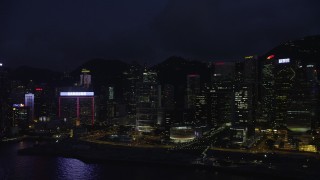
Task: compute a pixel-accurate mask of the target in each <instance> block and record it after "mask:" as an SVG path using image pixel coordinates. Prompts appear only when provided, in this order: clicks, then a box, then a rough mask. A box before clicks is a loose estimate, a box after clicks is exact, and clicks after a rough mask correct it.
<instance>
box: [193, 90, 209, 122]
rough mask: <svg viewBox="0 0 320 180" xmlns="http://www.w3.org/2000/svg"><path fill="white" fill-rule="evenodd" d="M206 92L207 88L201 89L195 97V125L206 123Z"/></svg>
mask: <svg viewBox="0 0 320 180" xmlns="http://www.w3.org/2000/svg"><path fill="white" fill-rule="evenodd" d="M207 98H208V93H207V89H204V90H202V91H201V93H200V94H199V95H197V96H196V99H195V125H196V126H206V125H208V110H209V108H208V104H207V103H208V100H207Z"/></svg>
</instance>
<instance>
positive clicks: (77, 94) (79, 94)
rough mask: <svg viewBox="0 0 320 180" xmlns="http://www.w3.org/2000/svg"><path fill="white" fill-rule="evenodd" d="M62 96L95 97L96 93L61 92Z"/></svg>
mask: <svg viewBox="0 0 320 180" xmlns="http://www.w3.org/2000/svg"><path fill="white" fill-rule="evenodd" d="M60 96H94V92H60Z"/></svg>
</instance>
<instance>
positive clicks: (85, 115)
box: [58, 92, 95, 125]
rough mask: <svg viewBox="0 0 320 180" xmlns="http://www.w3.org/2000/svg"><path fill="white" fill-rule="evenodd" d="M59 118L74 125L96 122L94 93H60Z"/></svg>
mask: <svg viewBox="0 0 320 180" xmlns="http://www.w3.org/2000/svg"><path fill="white" fill-rule="evenodd" d="M58 106H59V107H58V108H59V112H58V116H59V118H61V119H63V120H65V121H67V122H69V123H71V124H73V125H80V124H84V125H93V124H94V122H95V102H94V92H60V96H59V104H58Z"/></svg>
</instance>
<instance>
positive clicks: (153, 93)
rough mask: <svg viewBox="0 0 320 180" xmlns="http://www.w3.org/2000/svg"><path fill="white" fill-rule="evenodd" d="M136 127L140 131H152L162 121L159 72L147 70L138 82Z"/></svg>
mask: <svg viewBox="0 0 320 180" xmlns="http://www.w3.org/2000/svg"><path fill="white" fill-rule="evenodd" d="M136 91H137V101H136V102H137V104H136V112H137V113H136V129H137V130H138V131H140V132H151V131H153V130H154V128H155V126H156V125H157V124H158V125H160V124H161V123H162V118H161V116H160V115H161V113H159V111H160V108H161V86H160V85H159V84H158V81H157V73H156V72H153V71H150V70H145V71H144V72H143V76H142V81H140V83H137V90H136Z"/></svg>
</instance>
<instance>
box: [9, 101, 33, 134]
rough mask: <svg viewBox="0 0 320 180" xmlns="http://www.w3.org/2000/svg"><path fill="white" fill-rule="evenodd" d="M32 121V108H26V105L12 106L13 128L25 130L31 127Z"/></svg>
mask: <svg viewBox="0 0 320 180" xmlns="http://www.w3.org/2000/svg"><path fill="white" fill-rule="evenodd" d="M29 119H30V108H29V107H26V106H25V105H24V104H13V105H12V115H11V119H10V120H11V123H12V127H19V129H21V130H24V129H27V128H28V126H29Z"/></svg>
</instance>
